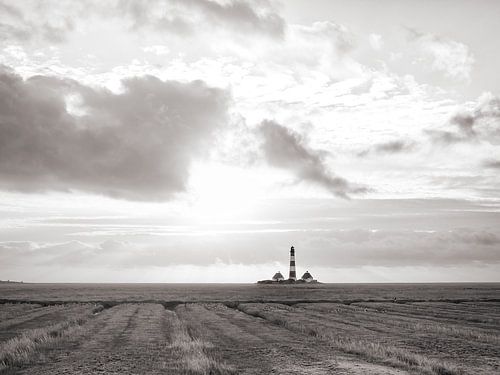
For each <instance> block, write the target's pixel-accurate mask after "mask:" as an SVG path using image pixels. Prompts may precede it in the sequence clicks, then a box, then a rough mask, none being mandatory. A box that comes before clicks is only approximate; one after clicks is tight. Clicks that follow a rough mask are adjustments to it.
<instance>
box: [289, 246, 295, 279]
mask: <svg viewBox="0 0 500 375" xmlns="http://www.w3.org/2000/svg"><path fill="white" fill-rule="evenodd" d="M288 279H289V280H294V281H297V274H296V273H295V249H294V248H293V246H292V247H291V248H290V276H289V277H288Z"/></svg>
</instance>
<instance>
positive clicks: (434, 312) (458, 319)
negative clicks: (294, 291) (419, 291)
mask: <svg viewBox="0 0 500 375" xmlns="http://www.w3.org/2000/svg"><path fill="white" fill-rule="evenodd" d="M353 305H354V306H359V307H363V308H367V309H374V310H377V311H381V312H384V313H387V314H396V315H402V316H413V317H417V318H421V319H428V320H434V321H436V322H440V323H443V324H449V323H459V324H465V325H468V326H474V327H479V328H484V329H492V330H497V331H498V330H500V322H498V323H495V322H494V321H492V320H491V319H490V318H488V317H482V316H481V315H475V314H467V313H464V312H450V311H442V310H441V309H439V308H438V307H436V308H434V309H433V308H429V307H425V306H419V305H417V304H414V303H407V304H399V303H380V302H359V303H354V304H353Z"/></svg>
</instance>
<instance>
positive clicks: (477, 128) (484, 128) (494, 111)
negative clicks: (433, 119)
mask: <svg viewBox="0 0 500 375" xmlns="http://www.w3.org/2000/svg"><path fill="white" fill-rule="evenodd" d="M447 127H448V129H447V130H427V131H426V133H427V134H428V135H429V136H430V137H431V139H432V140H433V141H434V142H438V143H442V144H453V143H459V142H477V141H484V142H489V143H492V144H499V143H500V98H498V97H495V96H492V95H489V94H486V95H483V96H481V97H480V98H479V99H478V104H477V105H476V107H475V108H474V109H473V110H472V111H462V112H459V113H456V114H455V115H453V116H452V117H451V118H450V120H449V121H448V124H447Z"/></svg>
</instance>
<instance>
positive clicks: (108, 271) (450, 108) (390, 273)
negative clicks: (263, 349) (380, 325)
mask: <svg viewBox="0 0 500 375" xmlns="http://www.w3.org/2000/svg"><path fill="white" fill-rule="evenodd" d="M499 19H500V2H498V1H486V0H470V1H464V0H453V1H404V0H398V1H396V0H394V1H377V2H374V1H360V0H355V1H353V0H349V1H347V0H346V1H331V0H324V1H311V0H304V1H299V0H287V1H283V2H281V3H280V2H274V1H267V0H256V1H244V0H235V1H224V0H220V1H218V0H161V1H160V0H148V1H135V0H109V1H89V0H84V1H81V0H80V1H76V0H75V1H61V0H58V1H55V0H54V1H29V0H23V1H17V0H8V1H6V0H0V279H3V280H6V279H11V280H12V279H14V280H24V281H36V282H51V281H57V282H60V281H61V282H63V281H68V282H254V281H256V280H258V279H266V278H270V277H271V276H272V275H273V274H274V273H275V272H277V271H281V272H282V273H283V274H287V273H288V266H287V264H288V256H289V248H290V246H291V245H294V246H295V248H296V263H297V273H298V275H299V276H300V275H302V273H304V272H305V271H306V270H308V271H310V273H311V274H312V275H313V276H314V277H315V278H317V279H319V280H320V281H324V282H430V281H500V278H499V275H500V98H499V95H500V74H498V67H499V66H500V49H499V48H498V35H500V23H499V22H498V20H499Z"/></svg>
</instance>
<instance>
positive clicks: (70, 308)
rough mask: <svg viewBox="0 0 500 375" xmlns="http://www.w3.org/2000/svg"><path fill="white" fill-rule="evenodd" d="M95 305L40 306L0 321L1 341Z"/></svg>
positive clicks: (76, 314) (89, 308)
mask: <svg viewBox="0 0 500 375" xmlns="http://www.w3.org/2000/svg"><path fill="white" fill-rule="evenodd" d="M93 306H94V305H90V304H69V305H65V306H49V307H40V308H37V309H35V310H30V311H28V312H27V313H26V314H22V315H20V316H18V317H13V318H11V319H7V320H5V321H2V322H0V342H5V341H7V340H9V339H11V338H13V337H16V336H19V335H20V334H22V333H23V332H27V331H29V330H31V329H37V328H43V327H47V326H50V325H53V324H55V323H60V322H62V321H66V320H68V319H71V318H77V317H79V316H80V315H82V314H85V313H86V312H90V311H92V308H93Z"/></svg>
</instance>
